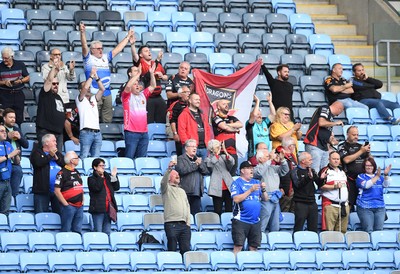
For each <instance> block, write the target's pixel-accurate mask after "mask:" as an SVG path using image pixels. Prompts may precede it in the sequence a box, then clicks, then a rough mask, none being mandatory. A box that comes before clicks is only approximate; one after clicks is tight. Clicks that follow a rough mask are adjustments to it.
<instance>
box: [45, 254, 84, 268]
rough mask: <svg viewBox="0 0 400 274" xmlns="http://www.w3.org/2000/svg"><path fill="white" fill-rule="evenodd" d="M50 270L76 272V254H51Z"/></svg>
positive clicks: (49, 259) (49, 260) (49, 255)
mask: <svg viewBox="0 0 400 274" xmlns="http://www.w3.org/2000/svg"><path fill="white" fill-rule="evenodd" d="M47 257H48V263H49V270H50V271H51V272H57V271H71V272H75V271H76V270H77V269H76V264H75V254H74V253H72V252H51V253H49V254H48V256H47Z"/></svg>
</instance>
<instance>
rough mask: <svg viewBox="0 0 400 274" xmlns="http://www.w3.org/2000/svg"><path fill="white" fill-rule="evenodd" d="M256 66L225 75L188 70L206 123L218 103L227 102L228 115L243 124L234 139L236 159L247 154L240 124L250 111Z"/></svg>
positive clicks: (249, 66)
mask: <svg viewBox="0 0 400 274" xmlns="http://www.w3.org/2000/svg"><path fill="white" fill-rule="evenodd" d="M260 67H261V63H260V62H259V61H256V62H254V63H252V64H250V65H248V66H246V67H244V68H242V69H241V70H238V71H236V72H235V73H233V74H231V75H228V76H221V75H215V74H211V73H208V72H205V71H203V70H198V69H193V71H192V73H193V77H194V83H195V86H196V92H197V93H198V94H199V95H200V98H201V109H202V111H203V112H204V113H205V114H206V115H207V117H208V118H209V119H208V120H209V121H211V119H212V117H213V116H212V115H213V114H214V113H215V109H216V103H217V102H218V100H228V101H229V102H230V111H229V115H233V116H235V117H236V118H238V119H239V120H240V121H241V122H242V123H243V128H242V129H241V130H240V133H239V134H237V136H236V149H237V153H238V156H239V157H244V156H245V155H246V152H247V140H246V130H245V128H244V125H245V123H246V121H247V120H248V119H249V115H250V112H251V106H252V102H253V95H254V92H255V90H256V86H257V78H258V77H257V76H258V74H259V73H260ZM210 126H211V122H210Z"/></svg>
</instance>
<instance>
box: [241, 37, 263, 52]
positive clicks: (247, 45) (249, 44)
mask: <svg viewBox="0 0 400 274" xmlns="http://www.w3.org/2000/svg"><path fill="white" fill-rule="evenodd" d="M238 42H239V46H240V47H241V48H242V52H244V53H250V54H253V55H255V56H257V55H258V54H262V53H263V45H262V42H261V36H259V35H258V34H255V33H239V34H238Z"/></svg>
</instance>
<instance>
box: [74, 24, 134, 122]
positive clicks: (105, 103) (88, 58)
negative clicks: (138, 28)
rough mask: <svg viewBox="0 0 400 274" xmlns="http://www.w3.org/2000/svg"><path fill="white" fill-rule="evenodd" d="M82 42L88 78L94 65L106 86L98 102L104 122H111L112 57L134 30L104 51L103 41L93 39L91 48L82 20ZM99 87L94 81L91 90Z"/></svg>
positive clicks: (94, 91) (126, 42) (127, 40)
mask: <svg viewBox="0 0 400 274" xmlns="http://www.w3.org/2000/svg"><path fill="white" fill-rule="evenodd" d="M79 30H80V36H81V44H82V56H83V65H84V69H85V75H86V79H89V77H90V75H91V71H92V67H93V66H94V67H96V68H97V74H98V76H99V77H100V79H101V82H102V83H103V86H104V88H105V90H104V93H103V97H102V98H101V101H99V102H98V104H97V106H98V108H99V113H100V115H101V122H102V123H111V122H112V117H113V110H112V98H111V91H110V82H111V71H110V63H111V61H112V59H113V58H114V57H115V55H117V54H118V53H120V52H121V51H122V50H123V49H124V48H125V46H126V45H127V44H128V42H129V39H130V37H131V36H132V35H134V32H133V30H129V31H128V34H127V35H126V37H125V38H124V39H122V41H121V42H120V43H119V44H118V45H117V46H116V47H115V48H114V49H113V50H112V51H110V52H108V53H107V54H106V53H103V44H102V43H101V41H92V42H91V43H90V49H89V46H88V43H87V40H86V27H85V24H83V23H82V22H81V23H80V24H79ZM98 89H99V86H98V82H97V81H93V82H92V85H91V87H90V90H91V92H92V93H93V94H96V93H97V91H98Z"/></svg>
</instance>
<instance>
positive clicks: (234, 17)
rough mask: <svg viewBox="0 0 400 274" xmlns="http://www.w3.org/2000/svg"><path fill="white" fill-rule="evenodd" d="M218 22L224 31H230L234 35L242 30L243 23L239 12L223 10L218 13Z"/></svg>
mask: <svg viewBox="0 0 400 274" xmlns="http://www.w3.org/2000/svg"><path fill="white" fill-rule="evenodd" d="M219 23H220V25H221V27H222V29H223V31H224V32H230V33H233V34H235V35H238V34H240V33H243V32H244V25H243V23H242V18H241V16H240V15H239V14H237V13H234V12H223V13H220V14H219Z"/></svg>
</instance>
